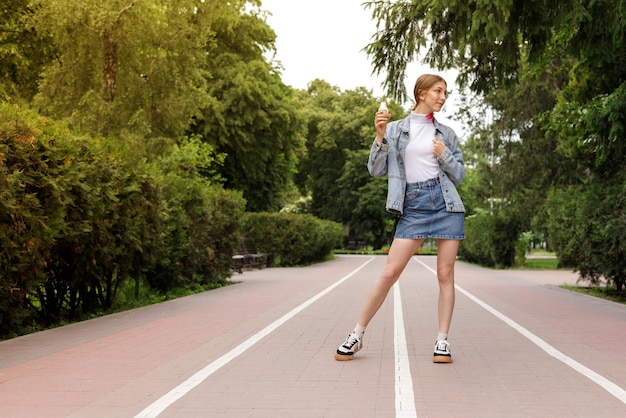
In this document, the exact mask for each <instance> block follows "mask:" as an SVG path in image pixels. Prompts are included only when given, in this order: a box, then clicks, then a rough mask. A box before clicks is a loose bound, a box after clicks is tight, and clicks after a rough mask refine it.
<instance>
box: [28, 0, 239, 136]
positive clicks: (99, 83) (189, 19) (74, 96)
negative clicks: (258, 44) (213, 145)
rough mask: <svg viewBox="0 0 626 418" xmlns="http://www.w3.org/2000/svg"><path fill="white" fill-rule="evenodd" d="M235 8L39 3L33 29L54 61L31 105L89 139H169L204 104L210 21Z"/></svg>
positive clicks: (176, 2) (161, 0) (168, 1)
mask: <svg viewBox="0 0 626 418" xmlns="http://www.w3.org/2000/svg"><path fill="white" fill-rule="evenodd" d="M241 4H242V2H237V4H234V2H228V3H225V2H221V1H217V0H207V1H198V0H155V1H149V2H146V1H139V0H116V1H107V2H102V1H99V0H68V1H65V0H63V1H60V0H51V1H46V2H39V3H38V7H37V8H36V9H35V10H36V12H35V15H34V27H35V29H36V30H37V31H38V32H39V33H45V34H46V35H48V36H50V39H51V40H52V41H53V43H54V47H55V49H56V50H57V51H58V57H57V59H55V60H54V61H52V62H50V64H49V65H47V66H46V67H45V70H44V71H43V73H42V80H41V84H40V92H39V94H38V96H37V100H36V104H37V106H38V107H39V108H40V109H41V110H42V112H45V113H46V114H48V115H50V116H53V117H55V118H70V119H71V121H72V123H73V125H74V126H76V127H78V128H79V129H81V130H84V131H88V132H91V133H94V134H100V135H104V136H123V135H130V134H132V135H136V136H139V137H143V138H145V137H159V136H165V137H170V138H176V137H178V136H180V135H181V134H182V133H183V132H184V131H185V129H186V128H187V127H188V126H189V123H190V122H191V118H192V116H194V115H196V114H197V110H198V106H199V104H202V103H206V102H207V101H209V100H210V98H209V97H208V92H207V84H206V80H207V70H206V59H205V58H206V54H207V45H208V44H210V43H211V42H213V41H214V38H213V32H212V28H211V25H212V22H213V21H215V19H217V18H218V17H220V16H221V15H223V14H224V13H226V11H228V10H230V8H235V7H238V6H241ZM235 10H238V9H235Z"/></svg>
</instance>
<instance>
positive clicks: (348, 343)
mask: <svg viewBox="0 0 626 418" xmlns="http://www.w3.org/2000/svg"><path fill="white" fill-rule="evenodd" d="M358 342H359V339H358V338H357V336H356V335H354V334H350V336H349V337H348V339H347V340H346V342H345V343H343V346H344V347H346V348H352V347H353V346H354V344H356V343H358Z"/></svg>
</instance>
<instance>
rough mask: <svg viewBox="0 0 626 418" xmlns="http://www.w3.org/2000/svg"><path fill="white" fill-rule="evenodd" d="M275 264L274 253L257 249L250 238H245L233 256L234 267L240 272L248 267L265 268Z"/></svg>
mask: <svg viewBox="0 0 626 418" xmlns="http://www.w3.org/2000/svg"><path fill="white" fill-rule="evenodd" d="M273 264H274V255H273V254H271V253H264V252H260V251H258V250H257V247H256V244H255V243H254V241H253V240H252V239H250V238H243V239H242V240H241V242H240V246H239V248H238V249H237V250H236V251H235V253H234V254H233V257H232V269H233V270H234V271H236V272H238V273H239V274H241V273H243V270H244V269H246V268H263V267H269V266H271V265H273Z"/></svg>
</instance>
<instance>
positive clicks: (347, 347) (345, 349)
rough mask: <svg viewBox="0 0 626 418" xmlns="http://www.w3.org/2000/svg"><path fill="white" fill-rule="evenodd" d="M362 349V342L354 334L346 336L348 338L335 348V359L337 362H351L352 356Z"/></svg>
mask: <svg viewBox="0 0 626 418" xmlns="http://www.w3.org/2000/svg"><path fill="white" fill-rule="evenodd" d="M361 348H363V341H361V339H360V338H359V337H357V336H356V334H354V333H352V334H350V335H348V338H346V340H345V341H344V342H343V344H341V345H340V346H339V348H337V352H336V353H335V359H336V360H339V361H346V360H352V356H354V354H355V353H356V352H357V351H359V350H360V349H361Z"/></svg>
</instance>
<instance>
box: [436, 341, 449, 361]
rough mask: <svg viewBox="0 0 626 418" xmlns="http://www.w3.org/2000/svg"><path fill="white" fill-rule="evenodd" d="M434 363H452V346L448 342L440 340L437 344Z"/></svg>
mask: <svg viewBox="0 0 626 418" xmlns="http://www.w3.org/2000/svg"><path fill="white" fill-rule="evenodd" d="M433 363H452V355H451V354H450V344H449V343H448V341H446V340H439V341H437V342H436V343H435V353H434V354H433Z"/></svg>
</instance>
